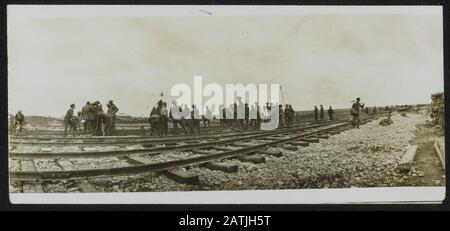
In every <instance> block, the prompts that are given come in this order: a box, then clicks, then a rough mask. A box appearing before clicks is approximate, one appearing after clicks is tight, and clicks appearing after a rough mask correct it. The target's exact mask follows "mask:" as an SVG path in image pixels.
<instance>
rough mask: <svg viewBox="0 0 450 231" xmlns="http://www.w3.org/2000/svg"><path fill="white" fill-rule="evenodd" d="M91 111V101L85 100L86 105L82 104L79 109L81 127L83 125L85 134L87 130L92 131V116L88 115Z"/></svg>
mask: <svg viewBox="0 0 450 231" xmlns="http://www.w3.org/2000/svg"><path fill="white" fill-rule="evenodd" d="M91 111H92V107H91V102H89V101H87V102H86V105H84V106H83V108H82V109H81V117H82V119H83V120H84V122H83V127H84V134H86V133H87V132H88V131H89V132H90V133H92V121H93V120H92V116H91V115H90V114H91Z"/></svg>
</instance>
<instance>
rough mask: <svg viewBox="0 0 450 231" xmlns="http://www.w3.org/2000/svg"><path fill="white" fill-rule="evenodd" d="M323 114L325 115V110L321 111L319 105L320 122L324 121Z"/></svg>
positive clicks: (321, 107) (321, 108)
mask: <svg viewBox="0 0 450 231" xmlns="http://www.w3.org/2000/svg"><path fill="white" fill-rule="evenodd" d="M324 114H325V110H324V109H323V106H322V105H320V121H324V120H325V119H324Z"/></svg>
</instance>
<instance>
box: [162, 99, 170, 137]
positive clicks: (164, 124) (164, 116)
mask: <svg viewBox="0 0 450 231" xmlns="http://www.w3.org/2000/svg"><path fill="white" fill-rule="evenodd" d="M161 135H162V136H167V135H169V117H168V114H167V103H166V102H163V103H162V107H161Z"/></svg>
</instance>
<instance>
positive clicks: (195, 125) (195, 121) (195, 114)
mask: <svg viewBox="0 0 450 231" xmlns="http://www.w3.org/2000/svg"><path fill="white" fill-rule="evenodd" d="M191 117H192V129H197V133H199V134H200V120H201V119H199V118H201V116H200V111H199V110H198V108H197V105H195V104H192V111H191Z"/></svg>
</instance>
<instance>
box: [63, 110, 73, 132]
mask: <svg viewBox="0 0 450 231" xmlns="http://www.w3.org/2000/svg"><path fill="white" fill-rule="evenodd" d="M74 109H75V104H71V105H70V108H69V110H67V112H66V115H65V116H64V136H66V135H67V129H71V127H72V123H73V110H74Z"/></svg>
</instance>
